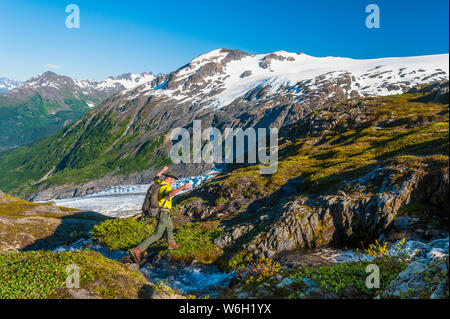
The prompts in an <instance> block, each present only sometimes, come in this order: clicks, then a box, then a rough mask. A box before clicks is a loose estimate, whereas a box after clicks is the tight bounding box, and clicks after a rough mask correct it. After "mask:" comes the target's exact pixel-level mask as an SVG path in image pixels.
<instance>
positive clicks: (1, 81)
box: [0, 78, 22, 94]
mask: <svg viewBox="0 0 450 319" xmlns="http://www.w3.org/2000/svg"><path fill="white" fill-rule="evenodd" d="M20 84H22V82H20V81H14V80H10V79H7V78H0V94H2V93H8V92H9V91H11V90H12V89H15V88H16V87H18V86H19V85H20Z"/></svg>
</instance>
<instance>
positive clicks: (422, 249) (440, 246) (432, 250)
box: [314, 237, 449, 263]
mask: <svg viewBox="0 0 450 319" xmlns="http://www.w3.org/2000/svg"><path fill="white" fill-rule="evenodd" d="M397 244H399V241H397V242H394V243H391V244H389V246H388V248H389V249H388V254H389V255H390V256H396V255H398V254H399V251H398V250H397V249H396V247H397ZM401 252H402V253H405V254H406V255H407V256H408V257H409V258H410V259H412V260H430V259H442V258H445V257H447V256H448V254H449V237H447V238H442V239H436V240H433V241H430V242H428V243H424V242H420V241H417V240H408V241H406V242H405V244H404V246H403V248H402V250H401ZM314 254H315V255H319V256H320V257H321V258H323V259H325V260H327V261H329V262H331V263H345V262H352V261H359V260H363V261H371V260H373V258H372V257H371V256H369V255H367V254H362V253H359V254H358V253H357V251H356V250H352V249H349V250H339V249H332V248H323V249H320V250H318V251H316V252H314Z"/></svg>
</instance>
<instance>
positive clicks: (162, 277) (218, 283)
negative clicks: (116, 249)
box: [141, 263, 234, 298]
mask: <svg viewBox="0 0 450 319" xmlns="http://www.w3.org/2000/svg"><path fill="white" fill-rule="evenodd" d="M141 272H142V273H143V274H144V276H145V277H146V278H147V280H148V281H150V282H152V283H154V284H156V283H158V282H160V281H162V282H164V283H165V284H167V285H168V286H170V287H171V288H173V289H176V290H177V291H179V292H182V293H187V294H192V295H195V296H197V297H207V296H208V297H210V298H217V297H219V294H220V292H221V290H222V289H223V288H226V287H228V286H229V284H230V281H231V279H232V278H233V277H234V273H224V272H221V271H220V270H219V268H218V267H217V266H215V265H202V264H197V265H189V266H185V267H180V266H174V265H170V263H164V264H162V265H159V266H154V265H152V264H150V263H147V264H145V265H144V266H143V267H142V268H141Z"/></svg>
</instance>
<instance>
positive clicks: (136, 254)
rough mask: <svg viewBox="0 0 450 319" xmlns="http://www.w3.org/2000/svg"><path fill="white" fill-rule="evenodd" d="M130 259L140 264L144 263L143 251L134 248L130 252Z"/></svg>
mask: <svg viewBox="0 0 450 319" xmlns="http://www.w3.org/2000/svg"><path fill="white" fill-rule="evenodd" d="M130 257H131V259H132V260H133V261H134V262H135V263H138V264H140V263H141V262H142V258H141V257H142V250H140V249H139V248H133V249H131V250H130Z"/></svg>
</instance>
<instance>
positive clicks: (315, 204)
mask: <svg viewBox="0 0 450 319" xmlns="http://www.w3.org/2000/svg"><path fill="white" fill-rule="evenodd" d="M398 171H399V168H398V167H385V168H377V169H375V170H373V171H371V172H369V173H368V174H366V175H365V176H363V177H362V178H360V179H358V180H355V181H349V182H348V185H354V184H357V183H358V184H360V183H362V181H364V183H365V184H366V185H371V188H370V190H369V189H368V190H366V192H355V193H343V192H340V194H335V195H326V196H320V197H319V198H316V199H311V200H305V199H298V200H294V201H289V202H288V203H286V204H285V205H283V206H282V207H276V208H274V209H273V210H272V211H273V212H278V213H274V214H273V215H272V216H271V218H270V219H269V220H268V222H266V223H267V226H266V228H267V231H266V232H263V233H260V234H259V235H256V237H255V238H254V239H253V240H252V241H250V242H249V243H247V244H246V245H245V246H244V247H245V249H246V250H248V251H249V252H251V253H252V254H253V255H255V256H265V257H272V256H274V255H275V254H277V253H280V252H282V251H288V250H292V249H296V248H315V247H322V246H329V245H333V246H338V247H339V246H359V245H360V244H361V243H369V242H371V241H373V240H374V239H376V238H378V237H379V236H380V235H381V234H382V233H383V232H385V231H386V230H387V229H389V227H390V226H392V222H393V221H394V219H395V218H396V217H397V215H398V214H399V213H400V211H401V208H402V207H403V206H405V205H406V204H409V203H410V202H411V201H412V200H419V198H417V196H418V195H416V194H421V195H420V196H419V197H420V199H422V200H423V199H424V197H423V192H421V191H420V190H421V189H422V187H423V185H424V184H425V185H427V186H426V187H427V188H428V190H429V191H430V193H433V194H434V193H437V192H438V191H439V189H440V188H441V187H442V186H439V185H440V183H437V186H438V187H437V188H432V187H433V185H432V184H429V183H427V182H426V181H427V180H428V179H430V178H431V179H432V178H436V179H439V180H441V181H443V180H444V181H445V180H446V179H448V174H447V173H444V172H440V174H433V173H430V172H426V171H424V170H411V171H409V172H404V171H403V172H402V173H403V174H404V175H403V177H402V178H401V179H400V180H398V181H397V182H396V183H392V182H391V177H392V175H395V174H396V173H398ZM435 186H436V185H435ZM431 189H434V191H431ZM444 189H445V186H444ZM446 191H447V193H445V190H444V191H443V192H442V193H444V197H442V201H441V203H442V206H440V210H439V211H440V212H441V213H442V214H444V215H445V214H447V216H448V206H446V205H447V204H446V202H447V201H448V184H447V186H446ZM371 194H372V195H371ZM445 194H446V195H445ZM445 196H447V197H445ZM444 201H445V204H444V203H443V202H444ZM280 212H281V213H280ZM269 215H270V213H269ZM260 223H262V224H264V219H263V221H261V222H260ZM252 228H253V227H252ZM252 228H250V230H251V229H252ZM238 229H240V228H239V227H238V226H234V227H233V232H232V233H231V234H230V235H227V234H225V235H223V237H222V238H221V239H220V241H221V242H220V243H221V245H222V246H224V244H225V243H227V244H232V243H233V242H236V241H237V240H238V238H239V237H240V236H236V234H239V235H241V236H242V235H245V233H246V232H238V233H237V230H238ZM247 229H248V228H247ZM250 230H248V231H250ZM257 231H258V232H260V231H261V229H258V230H257ZM440 236H443V234H442V233H439V232H437V233H436V237H435V238H439V237H440Z"/></svg>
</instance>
